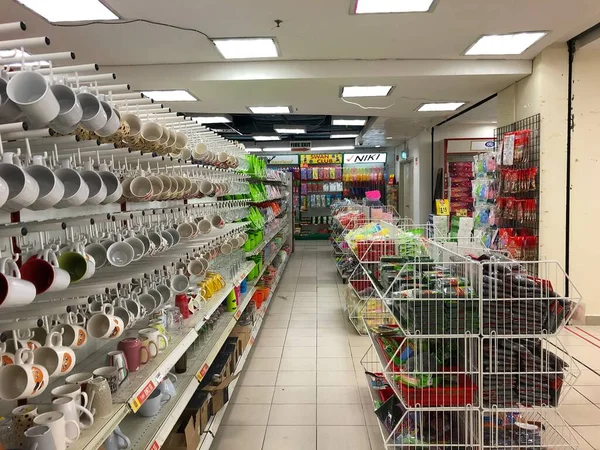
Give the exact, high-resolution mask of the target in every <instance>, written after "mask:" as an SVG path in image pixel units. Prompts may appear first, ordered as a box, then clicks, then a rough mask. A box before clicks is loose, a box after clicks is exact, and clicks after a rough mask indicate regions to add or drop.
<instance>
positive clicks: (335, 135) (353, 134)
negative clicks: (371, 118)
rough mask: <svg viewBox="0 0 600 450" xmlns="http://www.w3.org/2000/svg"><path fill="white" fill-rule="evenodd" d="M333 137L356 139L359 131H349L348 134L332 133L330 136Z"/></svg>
mask: <svg viewBox="0 0 600 450" xmlns="http://www.w3.org/2000/svg"><path fill="white" fill-rule="evenodd" d="M329 137H330V138H331V139H354V138H357V137H358V133H348V134H332V135H331V136H329Z"/></svg>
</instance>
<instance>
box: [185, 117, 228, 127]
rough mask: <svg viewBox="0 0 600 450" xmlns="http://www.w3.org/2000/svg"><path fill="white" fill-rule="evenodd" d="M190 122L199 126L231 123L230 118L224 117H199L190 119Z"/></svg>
mask: <svg viewBox="0 0 600 450" xmlns="http://www.w3.org/2000/svg"><path fill="white" fill-rule="evenodd" d="M192 120H193V121H194V122H196V123H198V124H200V125H203V124H205V123H231V118H230V117H225V116H199V117H192Z"/></svg>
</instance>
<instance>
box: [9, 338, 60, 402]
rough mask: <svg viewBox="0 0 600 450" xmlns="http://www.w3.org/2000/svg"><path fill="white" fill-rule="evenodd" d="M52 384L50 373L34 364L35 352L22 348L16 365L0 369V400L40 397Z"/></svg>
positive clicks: (16, 358) (17, 354) (17, 355)
mask: <svg viewBox="0 0 600 450" xmlns="http://www.w3.org/2000/svg"><path fill="white" fill-rule="evenodd" d="M49 382H50V376H49V375H48V371H47V370H46V368H45V367H44V366H42V365H41V364H37V363H35V362H34V356H33V351H31V350H29V349H24V348H21V349H19V350H17V352H16V354H15V363H14V364H10V365H8V366H3V367H0V399H2V400H4V401H15V400H20V399H28V398H32V397H37V396H38V395H40V394H41V393H42V392H44V390H45V389H46V387H48V383H49Z"/></svg>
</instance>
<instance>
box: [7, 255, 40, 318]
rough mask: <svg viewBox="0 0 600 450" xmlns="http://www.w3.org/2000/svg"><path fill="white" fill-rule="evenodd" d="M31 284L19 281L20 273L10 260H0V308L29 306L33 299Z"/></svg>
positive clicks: (34, 292)
mask: <svg viewBox="0 0 600 450" xmlns="http://www.w3.org/2000/svg"><path fill="white" fill-rule="evenodd" d="M35 294H36V289H35V286H34V285H33V283H31V282H29V281H27V280H23V279H21V272H20V271H19V267H18V266H17V263H16V262H15V261H14V260H13V259H12V258H1V259H0V308H4V307H11V306H25V305H29V304H30V303H31V302H32V301H33V299H34V298H35Z"/></svg>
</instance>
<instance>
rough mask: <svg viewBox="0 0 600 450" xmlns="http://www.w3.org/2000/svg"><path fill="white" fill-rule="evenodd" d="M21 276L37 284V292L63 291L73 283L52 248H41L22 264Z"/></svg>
mask: <svg viewBox="0 0 600 450" xmlns="http://www.w3.org/2000/svg"><path fill="white" fill-rule="evenodd" d="M21 277H22V278H23V279H24V280H27V281H29V282H31V283H33V285H34V286H35V290H36V294H42V293H44V292H57V291H63V290H65V289H66V288H68V287H69V284H71V276H70V275H69V272H67V271H66V270H63V269H61V268H60V266H59V264H58V259H57V258H56V255H55V254H54V252H53V251H52V250H50V249H44V250H40V251H39V252H38V254H37V255H34V256H32V257H31V258H29V259H28V260H27V261H26V262H25V264H23V265H22V266H21Z"/></svg>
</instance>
